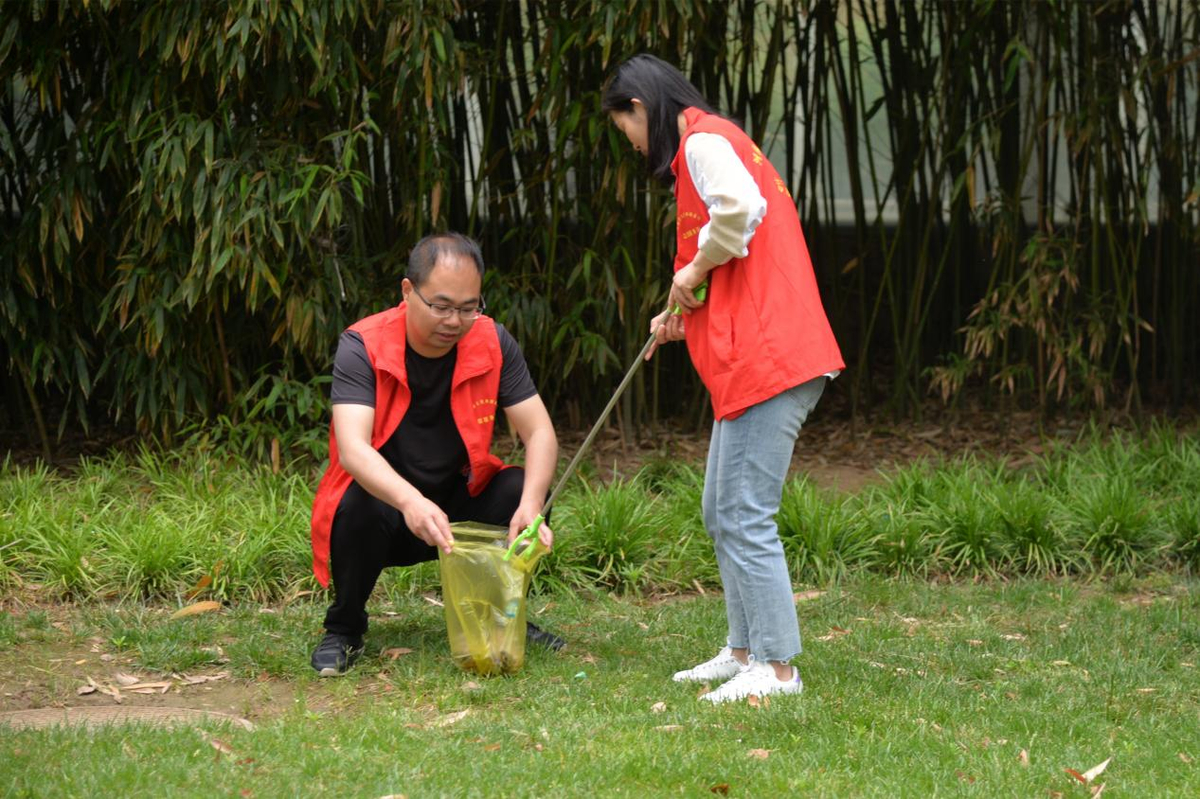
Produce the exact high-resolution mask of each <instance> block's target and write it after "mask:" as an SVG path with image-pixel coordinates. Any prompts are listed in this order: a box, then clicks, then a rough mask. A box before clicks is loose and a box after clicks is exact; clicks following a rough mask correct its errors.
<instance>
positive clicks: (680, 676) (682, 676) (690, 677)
mask: <svg viewBox="0 0 1200 799" xmlns="http://www.w3.org/2000/svg"><path fill="white" fill-rule="evenodd" d="M736 674H737V672H736V671H732V672H730V673H729V674H710V675H708V676H707V677H700V676H698V675H694V674H688V673H687V672H677V673H676V674H675V675H674V676H672V677H671V681H672V682H713V681H714V680H731V679H733V677H734V676H735V675H736Z"/></svg>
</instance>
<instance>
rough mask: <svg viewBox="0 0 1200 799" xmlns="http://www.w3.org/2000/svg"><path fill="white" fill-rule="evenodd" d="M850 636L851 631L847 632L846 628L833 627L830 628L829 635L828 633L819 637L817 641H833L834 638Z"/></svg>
mask: <svg viewBox="0 0 1200 799" xmlns="http://www.w3.org/2000/svg"><path fill="white" fill-rule="evenodd" d="M849 634H850V631H849V630H847V629H846V628H844V627H837V626H833V627H830V628H829V632H828V633H826V634H825V635H821V636H818V637H817V640H818V641H832V640H833V639H834V638H836V637H838V636H839V635H849Z"/></svg>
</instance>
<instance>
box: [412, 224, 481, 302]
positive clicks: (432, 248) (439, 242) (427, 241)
mask: <svg viewBox="0 0 1200 799" xmlns="http://www.w3.org/2000/svg"><path fill="white" fill-rule="evenodd" d="M445 257H458V258H470V259H471V260H472V261H474V262H475V268H476V269H478V270H479V278H480V280H482V279H483V253H482V252H480V251H479V245H478V244H477V243H476V242H475V241H474V240H473V239H470V238H468V237H467V236H464V235H463V234H461V233H455V232H453V231H447V232H445V233H433V234H431V235H429V236H426V237H425V238H423V239H421V240H420V241H418V242H417V245H416V246H415V247H413V248H412V252H410V253H409V254H408V272H407V273H406V274H405V275H404V276H405V277H407V278H408V279H409V281H410V282H411V283H412V284H413V285H414V286H416V287H417V288H420V287H421V286H423V285H425V281H426V280H427V279H428V278H429V273H430V272H432V271H433V267H434V266H436V265H437V262H438V259H440V258H445Z"/></svg>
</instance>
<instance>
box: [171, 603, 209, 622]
mask: <svg viewBox="0 0 1200 799" xmlns="http://www.w3.org/2000/svg"><path fill="white" fill-rule="evenodd" d="M220 609H221V603H220V602H214V601H213V600H211V599H206V600H204V601H203V602H193V603H192V604H190V605H188V606H187V607H184V608H180V609H179V610H177V611H175V612H174V613H172V614H171V618H172V619H182V618H183V617H185V616H195V615H197V614H200V613H211V612H213V611H214V610H220Z"/></svg>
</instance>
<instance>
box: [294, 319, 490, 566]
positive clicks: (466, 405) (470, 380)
mask: <svg viewBox="0 0 1200 799" xmlns="http://www.w3.org/2000/svg"><path fill="white" fill-rule="evenodd" d="M406 313H407V307H406V304H405V303H400V305H399V306H397V307H395V308H389V309H388V310H386V311H383V312H382V313H377V314H375V315H373V316H368V317H367V318H365V319H361V320H359V321H358V322H355V323H354V324H353V325H351V326H350V330H353V331H355V332H356V333H358V334H359V335H360V336H362V340H363V343H364V344H365V345H366V349H367V358H368V359H370V361H371V365H372V366H373V367H374V369H375V426H374V429H372V431H371V446H372V447H374V448H375V449H377V450H378V449H379V448H380V447H382V446H383V445H384V444H385V443H387V440H388V439H389V438H391V437H392V434H393V433H395V432H396V428H398V427H399V426H400V420H401V419H403V418H404V414H405V412H406V411H407V410H408V406H409V404H410V402H411V401H412V391H411V390H410V389H409V387H408V372H407V369H406V368H405V365H404V341H405V327H404V320H405V314H406ZM457 347H458V355H457V359H456V361H455V364H454V375H453V377H452V378H451V382H450V412H451V414H452V415H453V416H454V424H455V426H456V427H457V428H458V432H459V435H461V436H462V440H463V444H464V445H465V446H466V448H467V460H468V462H469V463H468V468H469V470H470V471H469V472H468V474H467V491H468V492H469V493H470V494H471V496H476V495H477V494H479V492H480V491H482V490H483V489H484V488H485V487H486V486H487V484H488V483H489V482H490V481H491V479H492V477H493V476H495V474H496V472H498V471H499V470H500V469H501V467H502V465H503V464H502V463H501V461H500V459H499V458H497V457H496V456H495V455H493V454H492V453H491V451H490V450H491V445H492V429H493V427H494V426H495V421H496V400H497V397H498V395H499V391H500V367H501V365H502V363H503V356H502V355H501V353H500V338H499V336H497V334H496V325H495V323H494V322H493V321H492V320H491V319H490V318H488V317H486V316H481V317H479V318H478V319H476V320H475V324H473V325H472V326H471V329H470V330H469V331H468V332H467V334H466V335H465V336H463V337H462V338H461V339H460V340H459V342H458V344H457ZM353 479H354V478H353V477H351V476H350V474H349V473H348V472H347V471H346V470H345V469H343V468H342V465H341V462H340V459H339V458H338V447H337V436H336V435H335V434H334V429H333V425H332V424H331V425H330V426H329V468H328V469H326V470H325V475H324V476H323V477H322V478H321V482H320V484H319V485H318V486H317V495H316V498H315V499H314V500H313V510H312V548H313V574H314V575H316V578H317V582H319V583H320V584H321V585H323V586H328V585H329V534H330V531H331V530H332V528H333V516H334V514H335V513H336V512H337V507H338V503H339V502H341V501H342V496H343V495H344V494H345V493H346V489H347V488H349V487H350V483H351V482H352V481H353Z"/></svg>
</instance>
